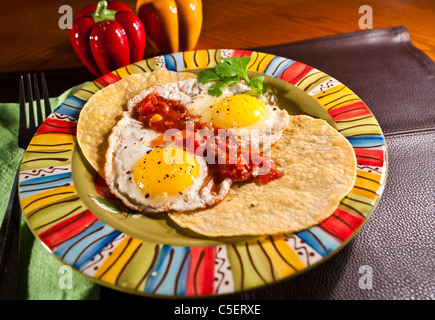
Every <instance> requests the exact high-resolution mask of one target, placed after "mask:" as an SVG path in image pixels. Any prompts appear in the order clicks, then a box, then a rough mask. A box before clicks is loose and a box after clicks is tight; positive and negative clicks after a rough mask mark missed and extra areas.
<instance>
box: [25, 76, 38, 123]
mask: <svg viewBox="0 0 435 320" xmlns="http://www.w3.org/2000/svg"><path fill="white" fill-rule="evenodd" d="M27 101H28V103H29V113H28V115H29V128H35V127H36V124H35V113H34V111H33V92H32V79H31V77H30V74H27Z"/></svg>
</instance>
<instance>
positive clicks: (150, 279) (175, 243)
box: [20, 49, 387, 298]
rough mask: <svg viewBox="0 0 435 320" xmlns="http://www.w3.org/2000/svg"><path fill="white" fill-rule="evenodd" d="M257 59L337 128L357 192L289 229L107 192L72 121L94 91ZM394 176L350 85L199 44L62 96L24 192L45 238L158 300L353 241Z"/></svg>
mask: <svg viewBox="0 0 435 320" xmlns="http://www.w3.org/2000/svg"><path fill="white" fill-rule="evenodd" d="M237 56H252V60H251V63H250V65H249V67H248V69H249V71H250V73H251V74H255V73H261V74H264V75H265V77H266V79H265V86H266V87H269V88H272V89H273V90H275V91H276V93H277V95H278V98H279V99H280V101H281V103H282V106H283V107H284V108H286V109H287V110H288V111H289V113H291V114H301V113H304V114H309V115H311V116H314V117H318V118H322V119H324V120H326V121H328V122H329V123H330V124H331V125H333V126H334V127H335V128H336V129H337V130H338V131H339V132H340V133H342V134H343V135H344V136H345V137H346V138H347V139H348V140H349V141H350V142H351V144H352V146H353V147H354V150H355V154H356V157H357V162H358V167H357V169H358V171H357V175H358V176H357V179H356V183H355V186H354V188H353V189H352V191H351V192H350V193H349V194H348V195H347V196H346V197H345V198H344V199H343V200H342V201H341V203H340V206H339V208H338V209H337V210H336V211H335V212H334V214H333V215H332V216H331V217H329V218H327V219H326V220H324V221H322V222H321V223H320V224H318V225H316V226H313V227H311V228H309V229H307V230H304V231H301V232H297V233H294V234H289V235H282V236H267V237H237V238H206V237H202V236H199V235H196V234H193V233H192V232H188V231H186V230H181V229H180V228H177V227H175V226H174V225H173V224H171V223H170V222H169V221H168V220H166V219H165V218H164V217H158V218H148V217H137V215H131V214H129V213H126V212H124V210H123V208H122V206H120V205H118V203H117V202H116V200H113V199H110V197H109V198H105V196H104V195H105V184H104V181H102V180H101V178H99V176H98V175H97V174H96V173H95V171H94V170H93V169H92V168H91V167H90V166H89V165H88V163H87V162H86V160H85V159H84V158H83V156H82V154H81V152H80V149H79V146H78V145H76V125H77V120H78V118H79V116H80V111H81V109H82V108H83V106H84V105H85V103H86V101H87V100H88V99H89V98H90V97H91V96H92V95H93V94H94V93H96V92H97V91H98V90H100V89H102V88H104V87H105V86H108V85H110V84H112V83H115V82H116V81H118V80H120V79H122V78H123V77H126V76H128V75H130V74H133V73H143V72H149V71H152V70H156V69H167V70H172V71H178V72H182V71H190V72H198V71H199V70H201V69H203V68H209V67H214V66H215V65H216V64H217V63H218V61H219V60H220V58H221V57H237ZM386 174H387V154H386V146H385V141H384V138H383V134H382V131H381V128H380V127H379V124H378V122H377V121H376V119H375V118H374V116H373V114H372V113H371V112H370V110H369V109H368V107H367V106H366V105H365V104H364V102H363V101H361V99H359V98H358V97H357V96H356V95H355V94H354V93H353V92H352V91H351V90H350V89H349V88H347V87H346V86H345V85H343V84H342V83H340V82H339V81H337V80H335V79H333V78H332V77H330V76H329V75H327V74H325V73H323V72H321V71H319V70H316V69H314V68H312V67H310V66H307V65H305V64H303V63H300V62H297V61H293V60H290V59H287V58H282V57H278V56H274V55H271V54H265V53H260V52H252V51H242V50H225V49H221V50H199V51H189V52H184V53H175V54H168V55H163V56H158V57H155V58H151V59H147V60H143V61H141V62H137V63H134V64H131V65H129V66H126V67H123V68H120V69H118V70H116V71H113V72H111V73H109V74H106V75H105V76H103V77H101V78H99V79H97V80H95V81H93V82H92V83H90V84H89V85H87V86H85V87H83V88H82V89H80V90H79V91H77V92H76V93H75V94H73V95H72V96H70V97H69V98H68V99H66V100H65V101H64V102H63V103H62V104H61V105H60V106H58V107H57V109H56V110H55V111H54V112H53V113H52V114H51V115H50V116H49V117H48V118H47V120H46V121H45V122H44V124H43V125H42V126H41V127H40V128H39V129H38V131H37V132H36V134H35V136H34V138H33V140H32V141H31V143H30V145H29V147H28V149H27V152H26V154H25V156H24V159H23V162H22V165H21V172H20V197H21V205H22V208H23V213H24V217H25V219H26V221H27V223H28V225H29V227H30V229H31V230H32V232H33V233H34V235H35V237H36V238H37V239H39V240H40V241H41V243H42V244H43V245H44V247H45V248H46V249H47V250H49V251H50V252H51V253H52V254H54V255H55V256H56V257H57V258H59V259H60V260H62V261H63V262H64V263H66V264H68V265H70V266H72V267H73V268H75V269H76V270H77V271H78V272H79V273H81V274H82V275H83V276H85V277H88V278H90V279H91V280H93V281H95V282H97V283H99V284H102V285H105V286H108V287H110V288H112V289H116V290H120V291H124V292H128V293H132V294H138V295H145V296H153V297H171V298H173V297H191V296H210V295H222V294H228V293H235V292H240V291H244V290H248V289H255V288H260V287H262V286H264V285H268V284H272V283H275V282H278V281H281V280H284V279H288V278H290V277H292V276H295V275H298V274H300V273H301V272H303V271H305V270H307V268H311V267H313V266H316V265H318V264H320V263H321V262H323V261H324V260H325V259H327V258H329V257H330V256H331V255H333V254H334V253H336V252H337V251H338V250H340V249H341V248H342V247H343V246H344V245H346V243H348V242H349V241H350V240H351V239H352V238H353V237H354V236H355V235H356V234H357V233H358V231H359V230H360V229H361V227H362V226H363V225H364V224H365V223H366V221H367V219H368V218H369V217H370V215H371V214H372V212H373V210H374V208H375V206H376V205H377V203H378V201H379V199H380V197H381V194H382V191H383V188H384V184H385V179H386Z"/></svg>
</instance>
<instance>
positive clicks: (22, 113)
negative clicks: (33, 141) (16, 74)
mask: <svg viewBox="0 0 435 320" xmlns="http://www.w3.org/2000/svg"><path fill="white" fill-rule="evenodd" d="M19 91H20V128H26V127H27V123H26V96H25V93H24V91H25V90H24V77H23V76H20V90H19ZM20 133H22V130H20ZM20 140H21V139H20Z"/></svg>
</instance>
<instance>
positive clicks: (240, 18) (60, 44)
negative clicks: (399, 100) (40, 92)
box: [0, 0, 435, 72]
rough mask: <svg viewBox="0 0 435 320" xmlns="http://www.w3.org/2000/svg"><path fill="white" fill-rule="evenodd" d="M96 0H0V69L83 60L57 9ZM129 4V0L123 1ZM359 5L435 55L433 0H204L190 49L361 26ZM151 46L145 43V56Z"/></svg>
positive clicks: (264, 42)
mask: <svg viewBox="0 0 435 320" xmlns="http://www.w3.org/2000/svg"><path fill="white" fill-rule="evenodd" d="M96 2H97V0H94V1H93V0H75V1H58V0H45V1H38V2H36V1H30V0H14V1H8V2H6V1H5V2H3V3H2V18H1V19H0V43H1V49H2V50H1V51H0V72H10V71H27V70H52V69H59V68H66V67H81V66H83V65H82V63H81V61H80V60H79V58H78V57H77V56H76V54H75V52H74V50H73V49H72V47H71V45H70V42H69V37H68V30H62V29H60V28H59V26H58V21H59V19H60V17H61V15H62V14H59V13H58V11H59V7H60V6H61V5H63V4H70V5H71V7H72V8H73V12H74V15H75V14H76V13H77V12H78V10H80V9H81V8H82V7H83V6H85V5H87V4H92V3H96ZM124 2H125V3H126V4H128V5H129V6H130V8H134V7H135V1H134V0H126V1H124ZM362 5H370V6H371V8H372V9H373V27H374V28H386V27H393V26H398V25H404V26H406V27H407V28H408V30H409V33H410V35H411V40H412V41H413V43H414V44H415V46H416V47H418V48H419V49H421V50H423V51H424V52H425V53H426V54H427V55H429V56H430V57H431V58H432V59H434V60H435V23H434V21H435V1H434V0H396V1H391V0H364V1H347V0H310V1H303V0H293V1H285V0H267V1H265V0H204V1H203V14H204V23H203V28H202V33H201V36H200V39H199V42H198V44H197V49H209V48H234V49H239V48H247V47H259V46H267V45H274V44H280V43H286V42H292V41H298V40H304V39H309V38H315V37H321V36H327V35H333V34H339V33H346V32H353V31H358V30H360V27H359V20H360V18H361V16H362V15H363V14H361V13H359V12H358V11H359V8H360V6H362ZM157 53H158V52H156V50H154V49H153V48H152V47H151V46H147V49H146V53H145V56H146V57H150V56H153V55H156V54H157Z"/></svg>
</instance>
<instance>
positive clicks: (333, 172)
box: [169, 115, 356, 237]
mask: <svg viewBox="0 0 435 320" xmlns="http://www.w3.org/2000/svg"><path fill="white" fill-rule="evenodd" d="M271 155H272V158H273V159H274V160H275V161H276V162H277V165H278V168H279V169H280V170H282V171H283V172H284V176H283V177H282V178H280V179H277V180H273V181H271V182H269V183H268V184H266V185H259V184H256V183H245V184H234V185H233V186H232V188H231V190H230V192H229V194H228V195H227V197H226V198H225V200H224V201H223V202H221V203H219V204H217V205H216V206H214V207H211V208H208V209H205V210H200V211H195V212H171V213H169V217H170V218H171V219H172V220H173V221H174V222H175V223H177V224H178V225H179V226H181V227H183V228H189V229H191V230H193V231H194V232H196V233H199V234H202V235H206V236H209V237H220V236H241V235H272V234H280V233H290V232H296V231H300V230H304V229H306V228H308V227H311V226H313V225H316V224H318V223H320V222H321V221H323V220H324V219H326V218H327V217H329V216H330V215H331V214H332V213H333V212H334V211H335V210H336V208H337V207H338V205H339V203H340V201H341V199H342V198H343V197H344V196H346V194H347V193H349V191H350V190H351V189H352V187H353V185H354V183H355V179H356V158H355V154H354V151H353V148H352V146H351V144H350V143H349V142H348V140H347V139H346V138H344V137H343V136H342V135H341V134H340V133H339V132H337V131H336V130H335V129H334V128H332V127H331V126H330V125H328V124H327V123H326V122H325V121H324V120H320V119H314V118H312V117H309V116H305V115H298V116H291V117H290V120H289V125H288V128H287V129H286V131H284V133H283V136H282V138H281V140H279V141H278V142H277V143H276V144H275V145H274V146H272V153H271Z"/></svg>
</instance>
